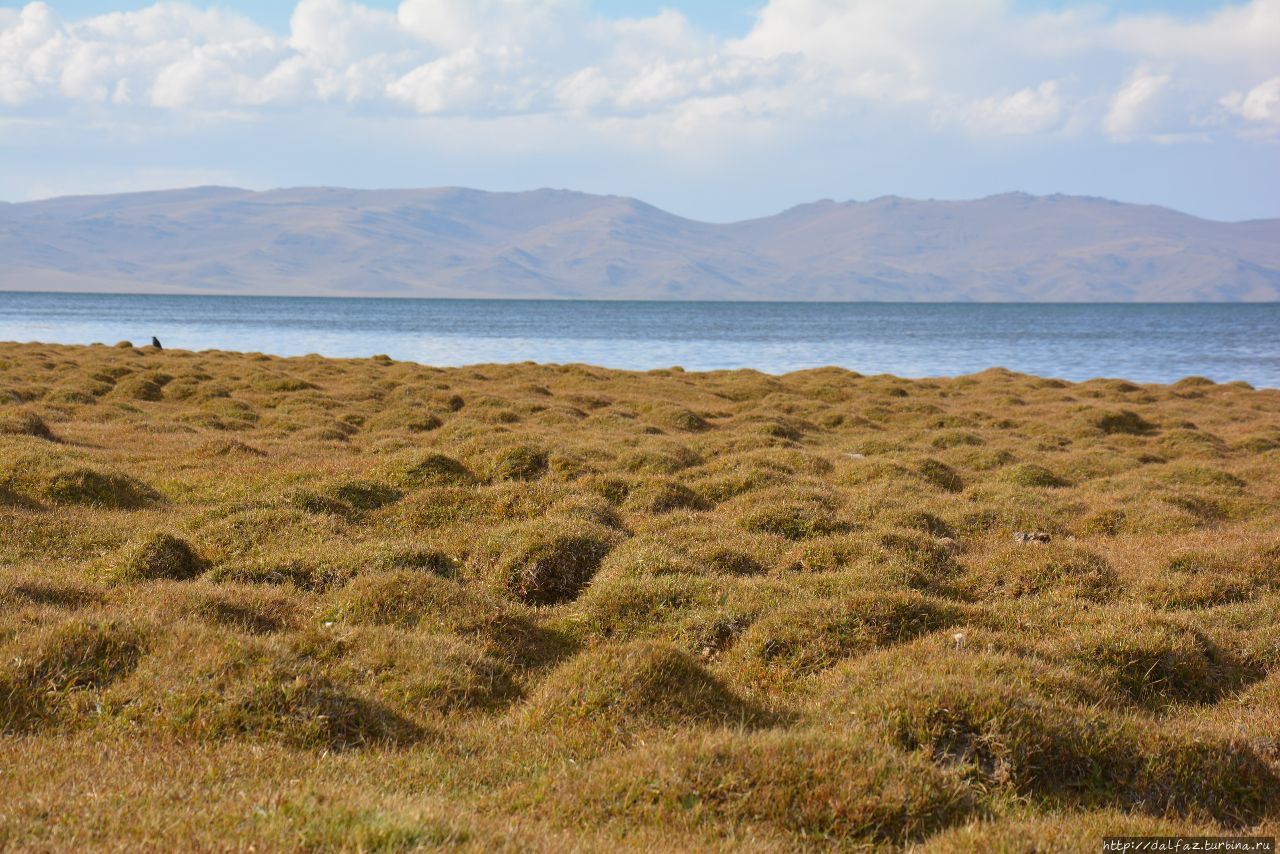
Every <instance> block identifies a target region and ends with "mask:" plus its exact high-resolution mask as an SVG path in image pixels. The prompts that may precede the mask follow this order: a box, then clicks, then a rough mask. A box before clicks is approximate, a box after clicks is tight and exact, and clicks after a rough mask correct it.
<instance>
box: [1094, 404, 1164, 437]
mask: <svg viewBox="0 0 1280 854" xmlns="http://www.w3.org/2000/svg"><path fill="white" fill-rule="evenodd" d="M1089 423H1090V424H1091V425H1092V426H1093V427H1094V428H1095V429H1097V430H1100V431H1102V432H1103V433H1105V434H1107V435H1108V436H1112V435H1128V436H1146V435H1148V434H1150V433H1154V432H1155V429H1156V426H1155V425H1154V424H1152V423H1151V422H1150V421H1148V420H1147V419H1145V418H1143V417H1142V416H1141V415H1139V414H1138V413H1136V412H1134V411H1133V410H1131V409H1122V410H1120V411H1118V412H1104V413H1101V414H1099V415H1096V416H1094V417H1093V418H1092V419H1090V422H1089Z"/></svg>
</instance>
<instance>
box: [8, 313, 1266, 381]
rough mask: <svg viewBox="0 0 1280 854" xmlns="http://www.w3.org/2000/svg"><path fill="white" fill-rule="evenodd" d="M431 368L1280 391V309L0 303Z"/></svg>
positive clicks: (80, 332) (90, 321) (133, 333)
mask: <svg viewBox="0 0 1280 854" xmlns="http://www.w3.org/2000/svg"><path fill="white" fill-rule="evenodd" d="M152 335H155V336H157V337H159V338H160V340H161V341H162V342H163V343H164V344H165V346H167V347H173V348H182V349H191V350H204V349H220V350H245V351H257V352H264V353H274V354H278V355H285V356H289V355H299V354H304V353H320V354H323V355H326V356H357V357H359V356H371V355H374V354H376V353H385V354H387V355H389V356H391V357H392V358H395V359H402V360H411V361H415V362H423V363H427V364H433V365H466V364H474V363H480V362H520V361H535V362H559V363H565V362H585V363H589V364H594V365H604V366H608V367H614V368H631V369H640V370H644V369H651V368H660V367H671V366H674V365H680V366H682V367H684V368H686V369H688V370H699V371H701V370H718V369H725V368H755V369H757V370H760V371H765V372H768V373H785V372H787V371H794V370H799V369H803V368H812V367H818V366H822V365H839V366H841V367H845V368H850V369H852V370H856V371H860V372H862V373H866V374H873V373H892V374H897V375H899V376H904V377H922V376H943V375H954V374H965V373H972V372H974V371H980V370H983V369H984V368H990V367H993V366H1003V367H1006V368H1009V369H1011V370H1015V371H1022V372H1025V373H1030V374H1038V375H1042V376H1053V377H1061V378H1063V379H1068V380H1083V379H1089V378H1092V377H1100V376H1101V377H1123V378H1125V379H1130V380H1135V381H1138V382H1171V381H1174V380H1177V379H1180V378H1181V377H1184V376H1190V375H1200V376H1206V377H1209V378H1211V379H1214V380H1217V381H1229V380H1244V381H1246V382H1249V383H1252V384H1254V385H1256V386H1268V387H1280V347H1278V346H1277V345H1276V341H1277V338H1280V304H1277V303H1267V304H1220V303H1216V304H1143V305H1131V304H1124V305H1119V304H1091V305H1079V304H1053V305H1043V304H1035V305H1030V304H1017V305H1012V304H975V303H946V304H937V303H925V304H922V303H764V302H596V301H546V300H412V299H331V298H307V297H232V296H140V295H114V294H112V295H103V294H37V293H12V292H10V293H3V292H0V340H4V341H44V342H51V343H65V344H89V343H93V342H102V343H106V344H113V343H115V342H116V341H119V340H121V339H129V340H132V341H134V342H135V343H146V342H149V341H150V339H151V336H152Z"/></svg>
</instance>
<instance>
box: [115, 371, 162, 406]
mask: <svg viewBox="0 0 1280 854" xmlns="http://www.w3.org/2000/svg"><path fill="white" fill-rule="evenodd" d="M111 396H112V397H118V398H122V399H124V400H143V401H157V400H164V384H163V383H162V382H161V381H160V380H159V378H157V377H154V376H149V375H146V374H129V375H128V376H126V377H122V378H121V379H120V380H118V381H117V382H116V384H115V388H113V389H112V390H111Z"/></svg>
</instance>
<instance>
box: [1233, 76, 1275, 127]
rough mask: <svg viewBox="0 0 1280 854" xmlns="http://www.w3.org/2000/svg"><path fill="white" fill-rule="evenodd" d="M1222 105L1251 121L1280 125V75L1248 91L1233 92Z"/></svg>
mask: <svg viewBox="0 0 1280 854" xmlns="http://www.w3.org/2000/svg"><path fill="white" fill-rule="evenodd" d="M1222 105H1223V106H1224V107H1226V108H1227V109H1228V110H1230V111H1231V112H1233V113H1235V114H1236V115H1238V116H1241V117H1243V118H1245V119H1248V120H1249V121H1251V122H1260V123H1263V124H1271V125H1276V126H1277V127H1280V77H1272V78H1271V79H1270V80H1268V81H1266V82H1264V83H1259V84H1258V85H1257V86H1254V87H1253V88H1252V89H1250V90H1249V91H1248V92H1232V93H1231V94H1229V95H1227V96H1226V97H1224V98H1223V99H1222Z"/></svg>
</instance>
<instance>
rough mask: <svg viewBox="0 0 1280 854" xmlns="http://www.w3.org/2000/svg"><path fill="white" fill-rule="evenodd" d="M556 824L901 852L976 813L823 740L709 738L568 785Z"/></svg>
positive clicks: (909, 775)
mask: <svg viewBox="0 0 1280 854" xmlns="http://www.w3.org/2000/svg"><path fill="white" fill-rule="evenodd" d="M555 806H556V810H557V811H558V812H564V813H567V814H568V815H569V816H572V817H580V818H587V819H589V820H599V819H602V818H604V819H626V820H630V821H641V822H643V823H646V824H652V825H658V826H662V827H671V826H676V827H682V826H683V827H689V826H695V827H696V826H698V825H700V824H704V823H707V824H710V823H713V822H724V823H728V824H730V825H732V826H735V827H740V826H742V825H744V824H746V825H758V826H763V827H766V828H769V829H770V830H772V831H774V832H782V833H790V834H796V835H797V836H798V837H799V838H802V839H806V840H809V841H810V842H811V843H817V844H821V845H823V846H835V847H845V846H849V847H859V846H864V845H867V844H879V845H903V844H906V843H909V842H911V841H914V840H919V839H923V838H924V837H926V836H929V835H930V834H932V833H935V832H937V831H938V830H940V829H942V828H945V827H949V826H951V825H953V824H957V823H960V822H963V821H965V820H966V819H968V818H969V817H971V816H973V815H974V814H975V813H976V812H977V811H978V804H977V803H976V802H975V799H974V798H973V796H972V795H971V794H970V792H969V790H968V789H967V788H966V787H965V786H964V785H963V783H962V782H961V781H959V780H958V779H957V778H955V777H954V776H953V775H950V774H947V773H946V772H943V771H939V770H938V769H936V768H933V767H931V766H930V765H929V764H928V763H926V762H924V761H922V760H920V759H919V758H917V757H913V756H910V755H907V754H904V753H901V752H899V751H895V750H892V749H889V748H885V747H882V746H877V745H873V744H867V743H859V742H857V741H854V740H850V739H844V738H841V737H840V736H839V735H836V734H832V733H818V732H810V731H804V732H762V733H750V734H743V733H738V734H732V733H717V734H715V735H710V736H702V737H698V736H694V737H686V738H682V739H680V740H678V741H675V742H668V743H663V744H658V745H656V746H646V747H645V748H643V749H639V748H637V749H635V750H632V751H629V752H627V753H624V754H621V755H619V756H616V757H611V758H609V759H607V760H605V761H603V762H600V763H598V764H597V765H595V766H593V767H591V768H590V769H589V770H588V771H587V772H586V773H585V774H583V775H580V776H574V777H570V778H569V779H567V780H566V781H565V782H564V783H563V784H561V786H560V787H559V789H558V791H557V792H556V793H555Z"/></svg>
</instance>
